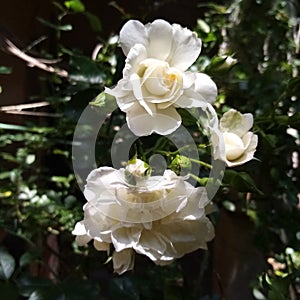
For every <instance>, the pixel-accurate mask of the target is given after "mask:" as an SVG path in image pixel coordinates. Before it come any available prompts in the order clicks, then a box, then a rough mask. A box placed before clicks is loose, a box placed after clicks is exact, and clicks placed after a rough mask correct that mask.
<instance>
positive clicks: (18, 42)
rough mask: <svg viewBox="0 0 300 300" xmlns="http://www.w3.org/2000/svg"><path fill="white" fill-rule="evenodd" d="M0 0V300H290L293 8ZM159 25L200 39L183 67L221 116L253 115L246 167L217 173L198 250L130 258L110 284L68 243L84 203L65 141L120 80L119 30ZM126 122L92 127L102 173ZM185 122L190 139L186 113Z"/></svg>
mask: <svg viewBox="0 0 300 300" xmlns="http://www.w3.org/2000/svg"><path fill="white" fill-rule="evenodd" d="M2 2H3V3H1V10H0V48H1V51H0V87H1V90H0V91H1V93H0V205H1V206H0V208H1V209H0V295H1V297H2V299H5V300H6V299H9V300H10V299H31V300H32V299H166V300H168V299H170V300H171V299H172V300H173V299H174V300H175V299H199V300H200V299H201V300H217V299H222V300H223V299H228V300H239V299H246V300H247V299H260V300H262V299H268V300H281V299H284V300H286V299H292V300H295V299H300V196H299V195H300V188H299V186H300V185H299V145H300V139H299V128H300V104H299V97H300V77H299V67H300V54H299V51H300V25H299V24H300V5H299V2H298V1H296V0H286V1H279V0H275V1H264V0H256V1H254V0H228V1H225V0H224V1H214V2H209V1H195V0H191V1H177V0H165V1H159V0H158V1H147V0H142V1H141V0H140V1H136V0H134V1H125V0H123V1H120V0H117V1H107V2H105V1H92V0H69V1H62V0H57V1H53V0H44V1H38V0H27V1H18V0H10V1H2ZM158 18H163V19H165V20H167V21H169V22H170V23H179V24H181V25H182V26H183V27H188V28H189V29H191V30H194V31H195V32H197V34H198V36H199V37H200V38H201V39H202V42H203V45H202V52H201V55H200V57H199V58H198V60H197V61H196V62H195V64H194V66H193V71H199V72H204V73H206V74H208V75H210V76H211V77H212V79H213V80H214V81H215V82H216V84H217V86H218V90H219V95H218V99H217V102H216V104H215V108H216V110H217V112H218V114H219V116H221V115H222V114H223V113H224V112H225V111H227V110H228V109H229V108H231V107H232V108H235V109H237V110H239V111H241V112H243V113H248V112H250V113H252V114H253V115H254V128H253V132H255V133H256V134H257V135H258V136H259V146H258V149H257V152H256V154H255V156H256V158H257V159H256V160H253V161H251V162H249V163H247V164H246V165H243V166H241V167H237V168H233V169H228V170H226V172H225V174H224V180H223V184H222V186H221V188H220V189H219V191H218V193H217V194H216V196H215V197H214V204H215V207H216V211H215V213H213V214H212V215H211V219H212V221H213V223H214V224H215V228H216V237H215V239H214V240H213V241H212V242H211V243H210V244H209V250H208V251H196V252H194V253H191V254H188V255H186V256H185V257H183V258H182V259H180V260H178V261H177V262H176V263H173V264H172V265H170V266H167V267H158V266H155V265H154V264H153V263H152V262H151V261H149V260H148V259H147V258H144V257H141V256H138V255H137V257H136V264H135V270H134V271H133V272H129V273H126V274H124V275H122V276H118V275H116V274H113V270H112V266H111V262H108V261H107V255H106V253H102V252H97V251H96V250H94V249H93V247H92V246H91V245H90V246H89V247H83V248H82V247H78V246H76V244H75V243H74V236H72V234H71V231H72V230H73V228H74V225H75V223H76V222H77V221H78V220H81V219H82V218H83V212H82V205H83V204H84V203H85V199H84V197H83V195H82V193H81V190H80V188H79V187H78V184H77V182H76V180H75V176H74V173H73V168H72V154H71V148H72V139H73V132H74V128H75V126H76V123H77V120H78V118H79V116H80V114H81V112H82V111H83V109H84V108H85V107H86V106H87V105H88V104H89V103H90V102H91V101H93V100H94V99H95V97H97V95H98V94H99V93H101V92H102V91H103V89H104V86H112V85H114V84H116V83H117V81H118V80H119V79H120V78H121V77H122V69H123V66H124V59H125V57H124V55H123V53H122V51H121V49H120V48H119V47H118V43H117V41H118V40H117V38H118V37H117V35H118V33H119V31H120V29H121V27H122V25H123V24H124V23H125V22H126V21H127V20H129V19H138V20H140V21H141V22H143V23H147V22H152V21H153V20H154V19H158ZM95 109H100V110H101V107H100V108H99V107H98V108H95ZM103 113H105V112H103ZM124 122H125V118H124V115H123V114H122V113H121V112H120V111H116V112H114V114H113V117H111V118H110V119H109V121H107V122H106V123H105V124H104V125H103V127H102V128H101V130H100V132H99V137H101V138H99V141H98V143H97V146H96V148H97V164H98V165H99V166H103V165H110V164H111V161H110V154H109V149H110V145H111V143H112V140H113V138H114V135H115V133H116V131H115V129H114V128H117V126H121V125H122V124H123V123H124ZM183 122H184V125H185V126H186V127H187V128H188V129H189V130H190V131H191V132H193V133H195V132H196V131H197V128H196V127H193V125H192V123H193V122H190V120H189V117H188V116H183ZM89 132H90V131H89V128H87V129H86V132H85V134H86V135H88V134H89ZM142 142H143V143H144V145H145V147H146V146H147V145H153V141H152V140H151V139H147V138H144V139H142ZM197 142H199V144H200V143H201V142H202V140H201V136H200V137H199V139H198V140H197ZM158 150H159V149H158V148H157V149H152V153H151V154H153V153H156V152H155V151H158ZM199 151H200V152H199V154H200V155H201V157H203V158H208V157H209V152H207V151H205V150H203V149H200V150H199ZM149 155H150V154H149ZM169 159H170V160H169V161H168V162H169V164H170V166H172V167H174V169H176V168H177V167H178V166H177V165H176V164H177V161H176V160H175V159H176V158H175V157H170V158H169ZM179 167H181V166H179ZM82 168H83V169H84V168H86V166H85V163H84V160H83V162H82ZM86 171H87V172H88V171H89V170H86ZM205 174H206V173H205V170H203V174H202V175H203V176H205ZM82 180H83V183H84V180H85V179H84V178H82ZM200 184H201V183H200Z"/></svg>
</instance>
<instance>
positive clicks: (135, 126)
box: [126, 104, 181, 136]
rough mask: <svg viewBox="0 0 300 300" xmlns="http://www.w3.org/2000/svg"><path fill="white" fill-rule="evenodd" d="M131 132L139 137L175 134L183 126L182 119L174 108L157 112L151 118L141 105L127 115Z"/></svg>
mask: <svg viewBox="0 0 300 300" xmlns="http://www.w3.org/2000/svg"><path fill="white" fill-rule="evenodd" d="M126 119H127V124H128V127H129V128H130V130H131V131H132V132H133V133H134V134H135V135H137V136H145V135H150V134H152V133H153V132H156V133H158V134H161V135H167V134H170V133H172V132H174V131H175V130H176V129H177V128H178V127H179V126H180V124H181V117H180V115H179V114H178V112H177V111H176V109H175V108H174V107H168V108H166V109H164V110H161V111H160V110H157V112H156V113H155V114H153V115H152V116H150V115H149V114H148V113H147V112H146V111H145V110H144V109H143V108H142V107H141V106H140V105H138V104H137V105H135V106H134V107H133V108H132V109H131V110H130V111H128V112H127V115H126Z"/></svg>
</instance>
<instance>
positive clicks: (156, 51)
mask: <svg viewBox="0 0 300 300" xmlns="http://www.w3.org/2000/svg"><path fill="white" fill-rule="evenodd" d="M120 45H121V47H122V49H123V52H124V54H125V55H126V56H127V58H126V62H125V67H124V69H123V78H122V79H121V80H120V81H119V82H118V84H117V86H116V87H115V88H113V89H109V88H106V90H105V92H106V93H108V94H110V95H112V96H114V97H115V98H116V101H117V104H118V106H119V108H120V109H121V110H122V111H124V112H125V113H126V115H127V122H128V126H129V128H130V129H131V130H132V131H133V133H134V134H136V135H138V136H144V135H150V134H152V133H154V132H156V133H158V134H162V135H166V134H170V133H172V132H174V131H175V130H176V129H177V128H178V127H179V126H180V124H181V117H180V115H179V114H178V113H176V111H175V109H176V108H178V107H185V108H189V107H203V102H206V103H213V102H214V101H215V99H216V96H217V87H216V85H215V83H214V82H213V81H212V80H211V78H210V77H209V76H207V75H205V74H202V73H199V74H198V73H192V72H188V71H186V70H187V69H188V68H189V67H190V66H191V65H192V64H193V63H194V62H195V60H196V59H197V57H198V56H199V54H200V51H201V40H200V39H199V38H198V37H197V36H196V34H195V33H193V32H192V31H190V30H189V29H187V28H182V27H181V26H180V25H178V24H172V25H171V24H169V23H168V22H166V21H164V20H155V21H154V22H152V23H149V24H146V25H145V26H144V25H143V24H142V23H140V22H139V21H137V20H130V21H128V22H127V23H126V24H125V25H124V26H123V28H122V29H121V32H120ZM141 115H143V116H144V118H145V122H143V124H142V127H141V128H138V127H139V126H140V125H141V124H140V122H139V121H137V120H140V118H139V117H140V116H141ZM163 116H165V118H163ZM135 117H137V120H135Z"/></svg>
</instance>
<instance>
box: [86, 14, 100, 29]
mask: <svg viewBox="0 0 300 300" xmlns="http://www.w3.org/2000/svg"><path fill="white" fill-rule="evenodd" d="M84 15H85V16H86V18H87V19H88V21H89V23H90V26H91V28H92V29H93V30H94V31H95V32H101V30H102V25H101V21H100V19H99V18H98V17H97V16H96V15H94V14H92V13H90V12H85V13H84Z"/></svg>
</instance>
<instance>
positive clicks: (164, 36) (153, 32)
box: [146, 20, 173, 60]
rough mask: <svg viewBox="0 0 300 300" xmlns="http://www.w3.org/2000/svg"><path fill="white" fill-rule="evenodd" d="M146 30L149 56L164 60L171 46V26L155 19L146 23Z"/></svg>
mask: <svg viewBox="0 0 300 300" xmlns="http://www.w3.org/2000/svg"><path fill="white" fill-rule="evenodd" d="M146 29H147V31H148V41H149V47H148V48H147V49H148V53H149V57H151V58H156V59H160V60H165V59H166V58H167V57H168V56H169V55H170V51H171V48H172V40H173V34H172V31H173V30H172V26H171V25H170V24H169V23H168V22H166V21H164V20H155V21H154V22H153V23H151V24H147V25H146Z"/></svg>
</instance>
